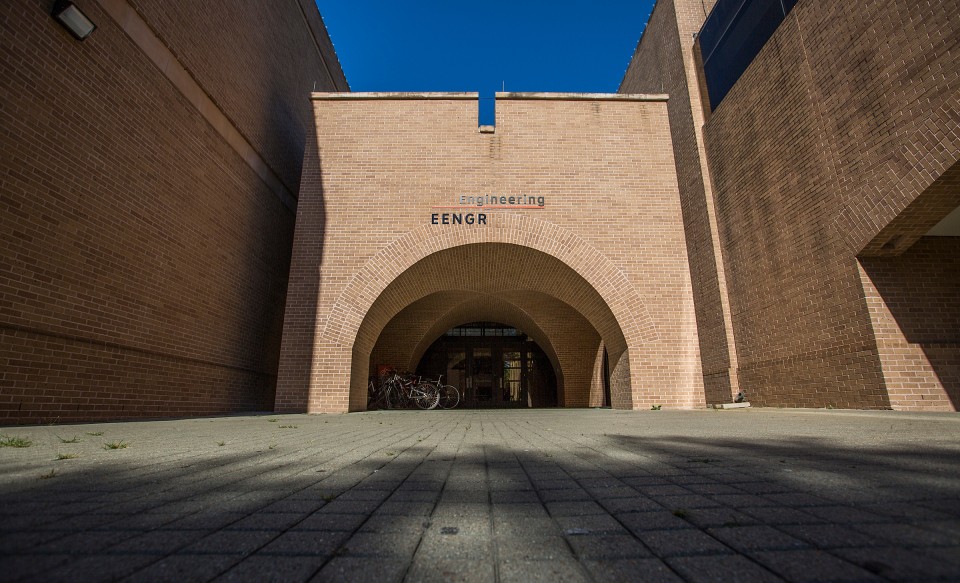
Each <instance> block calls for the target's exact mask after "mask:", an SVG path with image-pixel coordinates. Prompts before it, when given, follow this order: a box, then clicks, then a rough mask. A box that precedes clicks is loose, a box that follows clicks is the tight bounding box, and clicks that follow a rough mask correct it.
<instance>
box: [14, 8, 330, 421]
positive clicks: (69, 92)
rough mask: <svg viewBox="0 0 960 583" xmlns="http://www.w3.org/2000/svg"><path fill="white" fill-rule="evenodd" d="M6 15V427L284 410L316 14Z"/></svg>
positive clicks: (323, 38)
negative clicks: (291, 275)
mask: <svg viewBox="0 0 960 583" xmlns="http://www.w3.org/2000/svg"><path fill="white" fill-rule="evenodd" d="M76 4H77V6H78V7H79V8H80V9H81V10H82V11H83V13H84V14H86V15H87V17H88V18H89V19H90V20H91V21H92V22H93V23H94V24H95V25H96V27H97V28H96V30H95V31H94V32H93V33H92V34H91V35H90V36H89V37H87V38H86V39H85V40H83V41H79V40H76V39H75V38H74V37H73V36H71V34H70V33H69V32H68V31H67V30H66V29H65V28H64V27H61V26H60V25H59V24H58V22H57V21H56V20H54V19H53V18H52V17H51V6H52V5H53V2H52V1H48V0H10V1H4V2H3V3H0V423H5V422H13V421H19V422H34V421H54V420H57V419H59V420H61V421H68V420H79V419H103V418H118V417H131V416H165V415H200V414H213V413H223V412H227V411H239V410H256V409H269V408H272V407H273V399H274V397H273V391H274V387H275V383H276V370H277V358H278V353H279V347H280V331H281V327H282V323H281V322H282V316H283V308H284V302H285V294H286V285H287V284H286V281H287V272H288V270H289V262H290V246H291V241H292V238H293V229H294V221H295V212H296V203H297V196H298V193H299V190H300V166H301V163H302V159H303V151H304V144H305V143H306V142H308V141H310V139H311V137H310V135H311V132H312V131H313V124H312V123H311V111H310V102H309V100H308V99H307V96H308V95H309V93H310V91H312V90H314V89H315V88H316V89H317V90H326V91H347V90H349V88H348V86H347V84H346V80H345V78H344V76H343V73H342V71H341V70H340V66H339V63H338V61H337V58H336V55H335V53H334V51H333V47H332V45H331V44H330V40H329V38H328V37H327V33H326V30H325V28H324V25H323V22H322V20H321V19H320V14H319V13H318V12H317V8H316V6H315V5H314V4H313V3H312V2H310V1H309V0H303V1H302V2H301V1H298V0H297V1H288V2H260V1H258V0H249V1H246V0H244V1H239V2H204V3H201V2H192V1H189V0H78V1H77V2H76Z"/></svg>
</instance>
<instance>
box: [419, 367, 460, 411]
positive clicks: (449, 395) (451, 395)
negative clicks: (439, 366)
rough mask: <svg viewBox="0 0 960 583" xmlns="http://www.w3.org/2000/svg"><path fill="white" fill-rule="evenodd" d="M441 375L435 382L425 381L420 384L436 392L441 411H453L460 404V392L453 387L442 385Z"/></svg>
mask: <svg viewBox="0 0 960 583" xmlns="http://www.w3.org/2000/svg"><path fill="white" fill-rule="evenodd" d="M442 379H443V375H440V376H439V377H437V380H436V381H431V380H426V381H423V382H422V383H421V384H426V385H429V386H430V387H433V388H435V389H436V390H437V392H438V393H439V395H440V399H439V401H438V403H437V404H438V405H439V406H440V408H441V409H453V408H454V407H456V406H457V405H458V404H460V391H459V390H457V387H455V386H453V385H444V384H442Z"/></svg>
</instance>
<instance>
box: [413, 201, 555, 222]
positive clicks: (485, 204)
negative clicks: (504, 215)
mask: <svg viewBox="0 0 960 583" xmlns="http://www.w3.org/2000/svg"><path fill="white" fill-rule="evenodd" d="M546 202H547V201H546V197H544V196H530V195H527V194H520V195H514V196H507V195H496V194H480V195H476V196H471V195H466V194H463V195H460V197H459V199H458V200H457V203H458V204H455V205H450V206H434V207H432V210H435V211H441V212H434V213H431V214H430V224H431V225H486V224H487V215H486V213H482V212H479V211H480V210H484V211H491V210H494V211H498V210H543V208H544V207H545V206H546ZM444 210H449V211H451V212H442V211H444ZM457 211H459V212H457ZM466 211H470V212H466Z"/></svg>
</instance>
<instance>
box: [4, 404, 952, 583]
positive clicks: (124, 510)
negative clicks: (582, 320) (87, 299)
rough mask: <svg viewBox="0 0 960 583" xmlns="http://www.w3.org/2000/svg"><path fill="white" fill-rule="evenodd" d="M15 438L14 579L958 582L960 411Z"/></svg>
mask: <svg viewBox="0 0 960 583" xmlns="http://www.w3.org/2000/svg"><path fill="white" fill-rule="evenodd" d="M0 434H3V435H6V436H8V437H21V438H24V439H26V440H29V441H31V442H32V444H31V445H30V446H29V447H24V448H13V447H2V448H0V494H2V496H0V580H3V581H20V580H35V581H94V580H114V579H125V578H128V579H129V580H132V581H168V580H169V581H209V580H216V581H266V580H271V579H272V580H280V581H298V580H316V581H377V582H379V581H401V580H403V581H501V582H508V581H525V582H526V581H550V582H555V581H720V580H737V581H778V580H788V581H828V580H836V581H874V580H921V581H931V580H938V579H939V580H954V581H956V580H960V415H957V414H928V415H917V414H906V413H896V412H875V413H866V412H845V411H802V410H801V411H795V410H793V411H790V410H758V409H754V410H735V411H716V412H715V411H643V412H627V411H609V410H538V411H482V412H481V411H452V412H441V411H428V412H419V411H417V412H414V411H410V412H380V413H362V414H350V415H318V416H306V415H269V416H244V417H226V418H217V419H189V420H175V421H153V422H130V423H101V424H90V425H62V426H43V427H6V428H0ZM73 438H76V442H73V441H72V440H73ZM121 442H122V443H121ZM117 443H120V445H125V446H126V447H120V448H118V449H106V448H105V444H117ZM73 455H75V456H76V457H75V458H72V459H61V460H57V459H56V458H57V457H68V456H73Z"/></svg>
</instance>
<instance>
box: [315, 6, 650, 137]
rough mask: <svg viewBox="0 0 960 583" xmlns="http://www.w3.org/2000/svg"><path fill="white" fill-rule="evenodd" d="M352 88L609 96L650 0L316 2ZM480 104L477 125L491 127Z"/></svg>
mask: <svg viewBox="0 0 960 583" xmlns="http://www.w3.org/2000/svg"><path fill="white" fill-rule="evenodd" d="M317 6H318V7H319V8H320V14H322V15H323V19H324V22H325V23H326V25H327V30H328V32H329V33H330V37H331V38H332V39H333V43H334V45H335V47H336V49H337V56H338V57H339V58H340V64H341V65H342V66H343V70H344V72H345V73H346V75H347V80H348V81H349V82H350V88H351V89H352V90H353V91H477V92H479V93H480V96H481V97H482V98H488V97H493V93H494V91H500V90H501V87H504V86H505V87H506V90H507V91H574V92H591V93H592V92H615V91H616V90H617V87H618V86H619V85H620V80H621V79H622V78H623V73H624V71H626V68H627V63H629V61H630V57H631V56H632V55H633V50H634V49H635V48H636V45H637V41H638V40H639V39H640V34H641V33H642V32H643V27H644V26H645V25H646V22H647V19H648V18H649V16H650V11H651V9H652V7H653V0H635V1H632V2H628V1H617V0H593V1H589V0H585V1H582V2H573V1H568V0H554V1H552V2H550V1H546V0H488V1H487V2H463V1H461V0H446V1H441V0H414V1H406V2H405V1H400V0H394V1H392V2H391V1H387V0H317ZM492 115H493V109H492V102H491V101H490V100H489V99H485V100H482V102H481V116H480V121H481V123H493V119H492Z"/></svg>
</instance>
